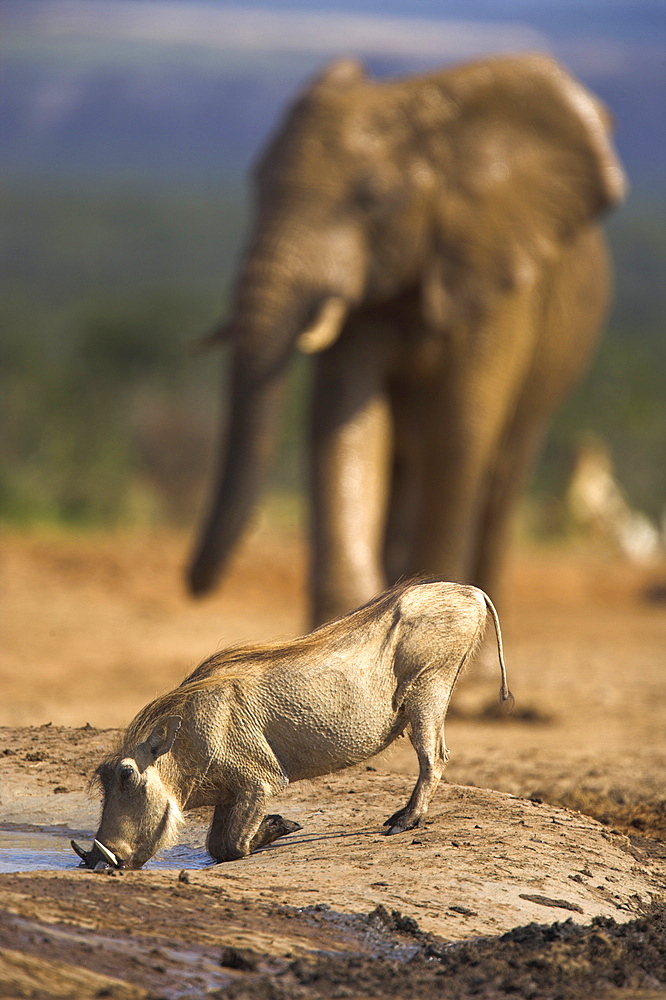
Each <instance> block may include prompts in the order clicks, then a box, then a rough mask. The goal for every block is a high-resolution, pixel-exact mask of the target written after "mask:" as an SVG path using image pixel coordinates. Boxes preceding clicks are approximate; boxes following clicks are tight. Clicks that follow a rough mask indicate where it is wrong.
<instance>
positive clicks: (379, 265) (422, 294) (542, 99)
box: [189, 56, 624, 623]
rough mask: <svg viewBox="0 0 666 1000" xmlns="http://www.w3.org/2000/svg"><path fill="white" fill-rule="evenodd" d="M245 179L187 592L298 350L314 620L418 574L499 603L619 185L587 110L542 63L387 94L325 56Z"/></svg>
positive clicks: (591, 308) (209, 574)
mask: <svg viewBox="0 0 666 1000" xmlns="http://www.w3.org/2000/svg"><path fill="white" fill-rule="evenodd" d="M255 183H256V188H257V216H256V223H255V229H254V234H253V237H252V239H251V241H250V243H249V246H248V249H247V251H246V255H245V258H244V260H243V262H242V265H241V269H240V274H239V277H238V282H237V286H236V293H235V301H234V311H233V315H232V319H231V320H230V322H229V323H228V324H227V325H226V326H225V327H224V328H223V330H221V331H219V336H220V337H221V338H225V339H227V340H229V341H231V343H232V350H233V361H232V367H231V393H230V396H231V400H230V412H229V421H228V428H227V434H226V439H225V440H224V442H223V449H222V452H223V453H222V458H221V472H220V478H219V482H218V486H217V489H216V492H215V495H214V498H213V502H212V505H211V509H210V513H209V516H208V519H207V521H206V524H205V526H204V529H203V532H202V535H201V538H200V541H199V544H198V547H197V551H196V554H195V556H194V559H193V562H192V565H191V567H190V571H189V580H190V586H191V588H192V590H193V591H194V592H195V593H202V592H204V591H205V590H207V589H209V588H210V587H211V586H212V585H213V583H214V582H215V580H216V579H217V577H218V575H219V574H220V572H221V570H222V568H223V566H224V562H225V560H226V558H227V556H228V555H229V553H230V552H231V550H232V548H233V547H234V545H235V544H236V542H237V541H238V538H239V536H240V534H241V532H242V529H243V527H244V526H245V524H246V522H247V519H248V517H249V515H250V513H251V511H252V507H253V504H254V503H255V501H256V499H257V496H258V492H259V490H260V487H261V484H262V482H263V479H264V477H265V472H266V466H267V462H268V459H269V456H270V451H271V439H272V437H273V436H274V432H275V423H276V413H277V409H278V406H279V402H280V396H281V393H282V389H283V386H284V380H285V370H286V367H287V363H288V360H289V357H290V356H291V354H292V352H293V350H294V349H295V348H296V347H300V348H301V349H302V350H305V351H307V352H308V353H312V354H313V355H314V365H315V372H314V384H313V390H312V398H311V404H310V406H311V417H310V439H309V452H310V460H311V461H310V491H311V542H312V559H311V580H310V585H311V597H312V609H311V610H312V620H313V621H314V622H315V623H317V622H321V621H324V620H327V619H329V618H331V617H334V616H336V615H338V614H341V613H343V612H345V611H347V610H349V609H350V608H352V607H355V606H357V605H359V604H361V603H363V602H364V601H366V600H368V599H369V598H370V597H371V596H373V595H374V594H376V593H378V592H379V591H381V590H382V589H383V588H384V587H385V586H386V584H387V583H393V582H395V581H396V580H398V579H400V578H401V577H404V576H410V575H412V574H415V573H423V572H426V573H434V574H437V575H438V576H443V577H446V578H448V579H454V580H459V581H464V582H469V583H473V584H475V585H477V586H479V587H481V588H482V589H484V590H486V591H490V592H491V593H493V592H495V591H496V588H497V582H498V576H499V573H500V571H501V566H502V559H503V554H504V550H505V548H506V544H507V534H508V529H509V526H510V515H511V512H512V510H513V508H514V507H515V502H516V499H517V497H518V496H519V494H520V491H521V489H522V487H523V486H524V483H525V479H526V476H527V474H528V472H529V470H530V468H531V466H532V464H533V462H534V459H535V456H536V454H537V452H538V448H539V445H540V443H541V440H542V437H543V435H544V432H545V430H546V428H547V426H548V422H549V419H550V417H551V415H552V413H553V411H554V410H555V408H556V407H557V405H558V403H559V402H560V400H561V399H562V398H563V396H564V395H565V393H566V392H567V390H568V389H569V388H570V386H571V385H572V384H573V383H574V382H575V380H576V378H577V377H578V376H579V375H580V374H581V373H582V372H583V371H584V370H585V369H586V367H587V365H588V363H589V360H590V356H591V353H592V351H593V348H594V346H595V343H596V340H597V337H598V334H599V331H600V328H601V324H602V321H603V318H604V314H605V310H606V306H607V300H608V291H609V267H608V260H607V254H606V249H605V245H604V240H603V237H602V234H601V232H600V230H599V228H598V225H597V221H596V220H597V219H598V217H599V216H600V215H601V214H602V213H603V212H604V211H605V210H607V209H608V208H609V207H610V206H612V205H613V204H616V203H617V202H618V201H619V200H621V198H622V195H623V191H624V178H623V174H622V170H621V168H620V166H619V164H618V162H617V159H616V157H615V154H614V152H613V149H612V146H611V143H610V138H609V129H608V122H607V115H606V112H605V110H604V109H603V107H602V106H601V105H600V104H599V103H598V102H597V101H596V99H595V98H594V97H593V96H592V95H591V94H589V93H588V92H587V91H586V90H585V89H584V88H583V87H582V86H581V85H580V84H578V83H577V82H576V81H574V80H573V79H572V78H571V77H570V76H568V75H567V74H566V73H565V72H564V71H563V70H562V69H561V68H560V67H559V66H558V65H557V64H555V63H553V62H552V61H551V60H550V59H547V58H545V57H541V56H517V57H507V58H499V59H491V60H486V61H483V62H477V63H472V64H468V65H465V66H461V67H457V68H453V69H449V70H444V71H442V72H440V73H436V74H431V75H429V76H422V77H414V78H407V79H401V80H395V81H388V82H376V81H372V80H368V79H367V78H366V77H365V76H364V74H363V71H362V69H361V67H360V66H358V64H356V63H354V62H351V61H341V62H337V63H334V64H333V65H332V66H331V67H329V68H328V69H327V70H326V71H325V72H324V73H323V74H322V75H321V76H320V77H319V78H318V79H317V80H315V81H314V82H313V83H312V84H311V85H310V87H309V88H307V89H306V91H305V92H304V93H303V94H302V95H300V97H299V98H298V99H297V101H296V103H295V105H294V106H293V108H292V109H291V111H290V112H289V113H288V115H287V117H286V119H285V121H284V122H283V124H282V126H281V127H280V128H279V130H278V131H277V133H276V135H275V137H274V138H273V139H272V141H271V142H270V143H269V145H268V147H267V149H266V151H265V153H264V154H263V156H262V158H261V160H260V162H259V164H258V167H257V170H256V173H255Z"/></svg>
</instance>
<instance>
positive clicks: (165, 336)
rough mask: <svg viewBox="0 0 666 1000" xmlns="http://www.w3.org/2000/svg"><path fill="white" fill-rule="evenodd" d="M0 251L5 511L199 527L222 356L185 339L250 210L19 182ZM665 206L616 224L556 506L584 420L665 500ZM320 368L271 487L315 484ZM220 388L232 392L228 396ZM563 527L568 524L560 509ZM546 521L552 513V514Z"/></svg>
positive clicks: (568, 413) (217, 305)
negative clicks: (313, 405)
mask: <svg viewBox="0 0 666 1000" xmlns="http://www.w3.org/2000/svg"><path fill="white" fill-rule="evenodd" d="M0 195H1V196H2V202H3V219H4V222H5V225H4V230H3V237H2V244H1V245H0V257H1V259H2V281H3V289H2V291H3V294H2V298H1V303H2V304H1V305H0V331H1V332H0V441H1V442H2V451H3V461H2V464H1V466H0V518H2V519H4V520H9V521H12V522H18V523H31V522H35V521H56V522H61V523H69V524H76V525H80V524H114V523H155V522H159V521H170V522H174V523H186V524H190V523H193V521H194V519H195V517H196V511H197V508H198V506H199V504H200V503H201V500H202V496H203V492H204V490H205V489H206V488H207V486H208V482H209V479H210V476H211V473H212V467H213V464H214V461H215V457H214V450H215V448H216V447H217V435H218V423H219V416H220V392H221V388H220V368H221V367H223V365H224V361H223V360H220V357H219V352H215V351H213V352H210V353H208V354H204V355H199V356H197V355H193V354H192V352H191V351H190V345H191V344H192V343H193V342H194V341H195V340H196V339H197V338H198V337H199V336H201V335H202V334H204V333H205V332H207V330H209V329H210V328H211V327H212V326H213V324H215V323H216V322H218V321H219V319H220V318H221V317H222V315H223V314H224V311H225V307H226V306H225V301H224V292H225V290H226V288H227V287H228V284H229V279H230V276H231V273H232V272H233V267H234V262H235V260H236V259H237V257H238V253H239V248H240V246H241V245H242V231H243V227H244V219H245V214H246V211H245V205H244V200H243V197H242V194H241V188H240V186H239V185H238V184H233V183H230V184H229V185H228V186H227V188H226V189H225V190H220V189H217V188H211V190H210V191H198V192H194V193H189V194H184V193H183V192H182V191H179V192H172V191H167V190H154V189H151V190H135V189H133V188H131V187H130V188H127V187H125V186H118V187H116V188H110V189H108V190H101V191H100V190H95V191H94V192H92V191H87V190H85V189H78V190H76V189H73V188H71V187H69V188H68V187H66V186H63V185H62V184H61V185H60V186H56V185H55V183H54V182H52V183H51V186H49V187H47V188H46V189H42V188H41V185H40V183H38V182H37V181H30V180H29V179H28V180H22V181H15V182H13V183H6V184H5V187H4V189H3V190H2V191H1V192H0ZM658 215H659V213H658V212H655V211H654V206H651V205H644V206H637V207H634V208H632V206H631V205H630V206H629V208H628V209H626V210H625V212H624V213H623V214H621V215H620V216H618V217H616V219H615V220H614V221H613V224H612V226H611V237H612V241H613V244H614V256H615V261H616V267H617V272H618V274H617V286H618V290H617V298H616V306H615V310H614V313H613V317H612V319H611V322H610V325H609V330H608V333H607V336H606V338H605V340H604V342H603V345H602V348H601V352H600V354H599V357H598V359H597V361H596V364H595V367H594V369H593V371H592V372H591V373H590V375H589V376H588V378H587V379H586V381H585V384H584V385H583V386H581V387H580V388H579V390H578V391H577V392H576V393H575V395H574V396H573V397H572V398H571V399H570V401H569V402H568V403H567V404H566V406H565V407H564V408H563V410H562V411H561V413H560V414H559V416H558V419H557V421H556V424H555V426H554V428H553V430H552V433H551V435H550V437H549V442H548V445H547V447H546V450H545V454H544V457H543V460H542V463H541V465H540V467H539V470H538V472H537V475H536V477H535V482H534V486H533V495H534V496H535V497H536V498H537V500H538V502H539V503H540V504H541V505H542V507H543V508H544V509H546V510H551V511H552V510H553V509H556V508H557V504H558V498H559V497H560V496H561V494H562V492H563V489H564V486H565V483H566V478H567V475H568V471H569V467H570V460H571V455H572V450H573V447H574V446H575V443H576V440H577V437H578V435H579V434H580V433H581V432H582V431H585V430H592V431H595V432H596V433H597V434H599V435H600V436H601V437H602V438H603V439H604V440H605V441H606V442H607V443H608V444H609V446H610V448H611V451H612V454H613V457H614V459H615V462H616V467H617V471H618V476H619V479H620V481H621V483H622V484H623V486H624V487H625V489H626V491H627V493H628V494H629V497H630V499H631V501H632V502H633V503H634V504H636V505H637V506H639V507H640V508H641V509H643V510H645V511H647V512H649V513H651V514H652V515H653V516H658V515H659V513H660V512H661V507H662V505H663V503H664V500H665V498H666V465H665V463H664V462H663V456H664V454H666V346H665V340H664V337H663V335H662V325H663V319H662V317H663V315H664V310H665V306H666V302H664V297H665V294H664V279H663V274H664V263H665V261H666V237H665V236H664V233H663V232H662V230H661V228H660V226H659V224H658V223H657V222H655V221H654V219H655V217H658ZM307 381H308V368H307V362H306V361H305V360H304V359H300V360H298V361H297V363H296V364H295V365H294V367H293V372H292V382H291V391H290V393H289V397H288V405H287V408H286V412H285V415H284V428H283V435H282V444H281V447H280V451H279V455H278V462H277V469H276V474H275V484H276V485H277V486H278V487H280V488H282V489H286V490H298V489H300V488H301V486H302V481H303V447H302V440H303V433H302V417H303V412H304V406H305V397H306V393H307ZM222 391H223V390H222ZM550 520H551V526H552V523H555V522H556V521H557V518H556V517H555V518H554V519H553V518H551V519H550ZM543 523H544V522H543V519H542V524H543Z"/></svg>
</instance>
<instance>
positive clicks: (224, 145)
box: [0, 0, 666, 189]
mask: <svg viewBox="0 0 666 1000" xmlns="http://www.w3.org/2000/svg"><path fill="white" fill-rule="evenodd" d="M288 6H289V5H288V4H286V3H278V2H273V3H264V5H263V8H264V9H263V10H261V9H255V10H253V9H252V8H251V7H250V8H248V7H243V8H234V7H230V6H228V5H226V4H223V3H220V4H212V3H208V4H199V3H184V2H181V3H150V2H148V0H126V2H124V3H123V2H107V0H94V2H91V0H79V2H78V3H76V2H72V3H67V4H65V3H60V2H59V0H43V2H41V3H34V2H29V0H19V2H17V0H12V2H5V3H4V4H3V8H4V14H5V17H4V34H3V39H4V41H3V43H2V44H3V50H4V51H3V66H4V80H3V87H2V91H1V92H0V118H1V120H2V137H3V142H2V152H1V153H0V156H1V158H2V159H1V162H3V163H4V165H5V167H6V168H9V169H13V170H31V171H35V172H49V173H58V174H61V175H62V174H65V175H66V174H67V173H75V174H77V175H79V176H80V175H82V174H88V175H96V174H98V175H99V174H103V175H106V176H108V175H112V174H114V173H116V174H117V173H120V174H124V175H132V176H141V177H151V176H154V177H165V178H169V179H175V178H182V179H183V180H189V181H190V182H195V181H197V180H199V179H201V178H206V177H211V176H216V175H220V174H223V175H228V174H229V173H230V172H236V173H240V172H242V171H243V170H244V169H245V168H246V166H247V164H248V162H249V160H250V159H251V157H252V156H253V154H254V153H255V152H256V150H257V149H258V147H259V146H260V144H261V143H262V141H263V140H264V138H265V136H266V134H267V133H268V131H269V130H270V129H271V127H273V125H274V123H275V121H276V118H277V116H278V115H279V113H280V110H281V109H282V108H283V106H284V104H285V102H286V101H287V100H288V99H289V98H290V96H291V95H292V94H293V92H294V90H295V89H296V88H297V87H298V86H299V85H300V84H301V83H302V82H303V80H304V79H305V78H307V77H308V76H309V75H310V74H311V73H313V72H314V71H315V70H316V69H317V68H318V67H319V66H320V65H321V64H322V63H323V62H325V61H326V60H327V59H329V58H331V57H333V56H335V55H338V54H340V53H341V52H345V53H348V52H353V53H356V54H357V55H359V57H361V58H363V59H365V60H366V62H367V63H368V65H369V68H370V70H371V71H372V72H374V73H375V74H377V75H379V76H386V75H391V74H395V73H408V72H414V71H421V70H424V69H426V68H427V67H431V66H437V65H441V64H444V63H448V62H455V61H458V60H460V59H465V58H471V57H473V56H477V55H481V54H485V53H487V52H501V51H505V50H511V51H513V50H518V49H534V48H539V49H544V50H547V51H550V52H552V53H553V54H554V55H556V56H557V57H558V58H560V59H562V61H563V62H564V63H565V64H566V65H568V66H569V67H570V68H571V69H572V71H573V72H574V73H576V74H577V75H578V76H579V77H580V78H581V79H582V80H583V81H584V82H585V83H586V84H588V86H590V87H591V88H592V89H593V90H594V91H595V92H597V93H598V94H599V95H600V96H601V97H602V98H603V99H604V100H605V101H606V102H607V103H608V104H609V106H610V107H611V109H612V110H613V113H614V115H615V117H616V119H617V123H618V145H619V148H620V151H621V154H622V157H623V159H624V162H625V164H626V166H627V168H628V170H629V172H630V174H631V177H632V181H633V183H634V185H638V187H639V188H640V189H643V188H654V187H656V186H657V185H658V184H660V183H663V172H664V169H666V129H664V128H663V127H661V128H660V127H658V123H659V122H661V123H662V126H663V121H664V113H665V111H664V90H663V86H664V76H663V73H664V70H663V65H664V58H665V57H666V53H665V51H664V33H663V24H662V26H661V31H660V25H659V22H660V9H659V4H656V3H651V2H647V0H643V2H641V0H617V2H611V0H609V2H607V3H603V2H602V3H599V2H598V0H597V2H595V3H592V2H591V0H576V2H575V3H574V2H572V0H570V2H562V3H558V4H557V5H555V4H543V3H527V2H526V0H505V2H503V3H502V4H498V3H496V2H494V0H493V2H491V0H470V2H469V3H467V4H466V5H465V15H464V16H465V20H464V21H461V20H460V19H459V17H460V10H459V8H458V5H455V4H453V3H443V4H442V3H435V2H426V0H422V2H420V3H414V4H412V3H410V4H407V3H404V4H396V3H390V2H388V0H385V2H380V0H362V2H360V3H358V4H356V3H354V4H352V3H347V4H344V3H341V4H336V9H335V10H334V11H330V10H329V11H326V10H324V11H322V10H321V9H320V5H319V4H315V3H313V2H310V3H309V4H308V3H307V2H303V0H302V2H299V4H298V6H299V7H300V8H302V9H303V11H302V12H301V13H295V12H294V11H293V10H288V9H287V8H288ZM308 7H309V12H308ZM456 11H457V16H458V19H457V20H456V19H455V17H456ZM396 12H397V13H396ZM500 12H501V13H500ZM601 12H603V16H602V13H601ZM661 13H663V12H661ZM447 16H448V17H449V18H450V20H447V19H446V18H447Z"/></svg>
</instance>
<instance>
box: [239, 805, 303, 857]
mask: <svg viewBox="0 0 666 1000" xmlns="http://www.w3.org/2000/svg"><path fill="white" fill-rule="evenodd" d="M302 829H303V828H302V826H301V824H300V823H296V822H295V821H294V820H292V819H285V818H284V817H283V816H279V815H278V814H277V813H273V814H271V815H270V816H264V818H263V820H262V822H261V826H260V827H259V829H258V830H257V832H256V833H255V835H254V837H253V838H252V843H251V845H250V851H256V850H258V849H259V848H260V847H266V845H267V844H272V843H273V841H274V840H277V839H278V838H279V837H286V836H287V834H289V833H295V832H296V830H302Z"/></svg>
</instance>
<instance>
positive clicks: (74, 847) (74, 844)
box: [70, 840, 91, 864]
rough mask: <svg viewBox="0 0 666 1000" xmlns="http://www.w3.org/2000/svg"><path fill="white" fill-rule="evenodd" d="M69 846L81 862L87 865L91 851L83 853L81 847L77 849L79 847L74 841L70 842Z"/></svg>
mask: <svg viewBox="0 0 666 1000" xmlns="http://www.w3.org/2000/svg"><path fill="white" fill-rule="evenodd" d="M70 844H71V845H72V848H73V850H74V851H76V853H77V854H78V856H79V857H80V858H81V860H82V861H85V863H86V864H88V859H89V858H90V854H91V851H84V850H83V848H82V847H79V845H78V844H77V843H76V841H75V840H70Z"/></svg>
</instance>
